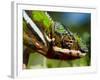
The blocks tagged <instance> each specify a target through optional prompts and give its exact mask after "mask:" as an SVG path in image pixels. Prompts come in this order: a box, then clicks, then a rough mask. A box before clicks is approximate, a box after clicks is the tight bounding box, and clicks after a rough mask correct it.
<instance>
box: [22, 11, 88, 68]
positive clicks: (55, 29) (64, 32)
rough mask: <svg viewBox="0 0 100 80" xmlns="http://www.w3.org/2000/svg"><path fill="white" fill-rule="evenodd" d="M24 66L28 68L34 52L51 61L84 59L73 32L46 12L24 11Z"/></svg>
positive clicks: (84, 53)
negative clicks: (30, 56)
mask: <svg viewBox="0 0 100 80" xmlns="http://www.w3.org/2000/svg"><path fill="white" fill-rule="evenodd" d="M23 47H24V48H23V64H24V65H25V66H27V64H28V60H29V55H30V53H32V52H38V53H39V54H41V55H43V56H45V57H46V58H50V59H59V60H73V59H79V58H81V57H84V56H85V55H86V53H87V51H85V50H82V49H81V47H80V45H79V44H78V41H77V40H76V39H75V38H74V35H73V34H72V32H71V31H69V30H68V29H67V28H65V27H64V25H62V24H61V23H59V22H56V21H53V19H52V18H51V17H50V16H49V14H48V13H47V12H46V11H35V10H33V11H32V10H24V11H23Z"/></svg>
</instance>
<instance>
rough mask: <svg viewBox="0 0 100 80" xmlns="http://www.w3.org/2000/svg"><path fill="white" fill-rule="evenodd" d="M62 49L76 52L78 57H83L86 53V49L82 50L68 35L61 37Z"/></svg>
mask: <svg viewBox="0 0 100 80" xmlns="http://www.w3.org/2000/svg"><path fill="white" fill-rule="evenodd" d="M62 47H63V48H67V49H70V50H77V51H78V53H77V54H76V55H77V56H79V57H83V56H85V55H86V53H88V49H87V48H82V47H81V46H80V44H79V43H78V42H77V40H74V39H73V38H72V37H71V36H68V35H65V36H63V38H62Z"/></svg>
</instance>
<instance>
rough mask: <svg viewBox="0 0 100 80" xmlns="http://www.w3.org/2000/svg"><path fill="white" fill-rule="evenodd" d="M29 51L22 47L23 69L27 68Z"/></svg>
mask: <svg viewBox="0 0 100 80" xmlns="http://www.w3.org/2000/svg"><path fill="white" fill-rule="evenodd" d="M29 55H30V50H29V49H28V48H27V47H24V50H23V69H25V68H27V65H28V61H29Z"/></svg>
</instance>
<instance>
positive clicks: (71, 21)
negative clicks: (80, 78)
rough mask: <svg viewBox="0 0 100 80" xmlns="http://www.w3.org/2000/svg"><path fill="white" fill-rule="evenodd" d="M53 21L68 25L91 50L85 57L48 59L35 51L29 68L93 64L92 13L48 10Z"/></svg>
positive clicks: (81, 42)
mask: <svg viewBox="0 0 100 80" xmlns="http://www.w3.org/2000/svg"><path fill="white" fill-rule="evenodd" d="M47 13H48V14H49V15H50V17H51V18H52V20H53V21H57V22H60V23H62V24H63V25H65V26H66V27H68V28H69V29H70V30H71V31H72V32H73V33H74V34H77V35H78V36H79V37H80V45H81V46H83V47H84V46H85V47H87V48H88V50H89V52H88V53H87V55H86V56H85V57H83V58H80V59H76V60H66V61H64V60H55V59H47V58H45V57H44V56H42V55H40V54H39V53H37V52H35V53H33V54H31V55H30V58H29V62H28V68H29V69H33V68H58V67H81V66H90V65H91V50H90V47H91V14H90V13H76V12H47Z"/></svg>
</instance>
